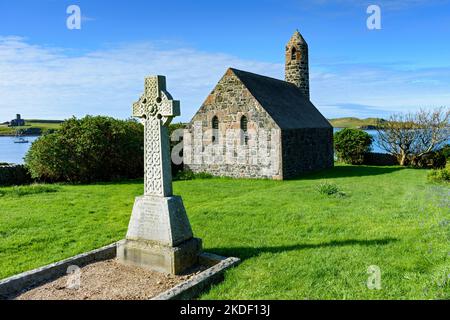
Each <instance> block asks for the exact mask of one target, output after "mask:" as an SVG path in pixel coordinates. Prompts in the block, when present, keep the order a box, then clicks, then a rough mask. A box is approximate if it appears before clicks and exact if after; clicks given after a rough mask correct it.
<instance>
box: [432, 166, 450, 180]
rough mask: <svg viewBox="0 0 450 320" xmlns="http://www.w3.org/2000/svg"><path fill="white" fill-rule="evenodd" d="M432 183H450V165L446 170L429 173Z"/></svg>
mask: <svg viewBox="0 0 450 320" xmlns="http://www.w3.org/2000/svg"><path fill="white" fill-rule="evenodd" d="M428 180H429V181H431V182H446V183H449V182H450V163H449V164H447V166H446V167H445V168H444V169H438V170H432V171H430V172H429V173H428Z"/></svg>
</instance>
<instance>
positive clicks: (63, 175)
mask: <svg viewBox="0 0 450 320" xmlns="http://www.w3.org/2000/svg"><path fill="white" fill-rule="evenodd" d="M143 146H144V130H143V126H142V125H141V124H140V123H138V122H137V121H134V120H126V121H123V120H116V119H113V118H110V117H100V116H98V117H91V116H87V117H85V118H83V119H76V118H71V119H69V120H67V121H65V122H64V123H63V124H62V126H61V129H60V130H58V131H57V132H54V133H49V134H47V135H44V136H42V137H40V138H39V139H38V140H36V141H35V142H34V143H33V144H32V146H31V148H30V150H29V152H28V153H27V155H26V156H25V163H26V166H27V167H28V168H29V170H30V172H31V175H32V176H33V178H36V179H39V180H41V181H52V182H54V181H68V182H72V183H83V182H95V181H110V180H113V179H123V178H138V177H139V178H140V177H142V176H143V170H144V152H143Z"/></svg>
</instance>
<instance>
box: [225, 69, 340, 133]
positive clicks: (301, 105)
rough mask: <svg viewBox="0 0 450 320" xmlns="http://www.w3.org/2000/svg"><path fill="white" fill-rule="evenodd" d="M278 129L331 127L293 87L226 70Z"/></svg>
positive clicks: (268, 79)
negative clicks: (246, 90) (241, 84)
mask: <svg viewBox="0 0 450 320" xmlns="http://www.w3.org/2000/svg"><path fill="white" fill-rule="evenodd" d="M230 70H231V71H232V72H233V73H234V74H235V75H236V76H237V77H238V78H239V79H240V80H241V81H242V83H243V84H244V85H245V87H246V88H247V89H248V90H249V91H250V93H251V94H252V95H253V97H255V98H256V100H258V102H259V103H260V104H261V106H262V107H263V108H264V109H265V110H266V111H267V113H269V115H270V116H271V117H272V119H273V120H274V121H275V122H276V123H277V125H278V126H279V127H280V128H281V129H299V128H331V127H332V126H331V125H330V123H329V122H328V120H327V119H326V118H325V117H324V116H323V115H322V114H321V113H320V111H319V110H317V109H316V107H315V106H314V105H313V104H312V103H311V101H309V99H308V97H306V96H305V95H304V94H303V93H302V92H301V91H300V89H299V88H297V87H296V86H295V85H294V84H292V83H289V82H286V81H282V80H278V79H274V78H269V77H265V76H261V75H258V74H254V73H250V72H246V71H241V70H237V69H233V68H230Z"/></svg>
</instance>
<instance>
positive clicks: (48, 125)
mask: <svg viewBox="0 0 450 320" xmlns="http://www.w3.org/2000/svg"><path fill="white" fill-rule="evenodd" d="M43 121H44V122H43ZM60 127H61V123H55V122H45V120H25V126H21V127H8V126H7V125H3V124H0V135H15V134H16V130H27V129H33V128H37V129H40V130H42V131H45V130H48V129H56V130H57V129H59V128H60Z"/></svg>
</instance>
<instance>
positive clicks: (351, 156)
mask: <svg viewBox="0 0 450 320" xmlns="http://www.w3.org/2000/svg"><path fill="white" fill-rule="evenodd" d="M372 142H373V138H372V137H371V136H370V134H368V133H367V132H365V131H362V130H359V129H348V128H346V129H343V130H341V131H338V132H336V133H335V134H334V147H335V150H336V154H337V157H338V159H339V160H340V161H342V162H344V163H349V164H363V163H364V155H365V154H366V153H367V152H369V151H370V150H371V145H372Z"/></svg>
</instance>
